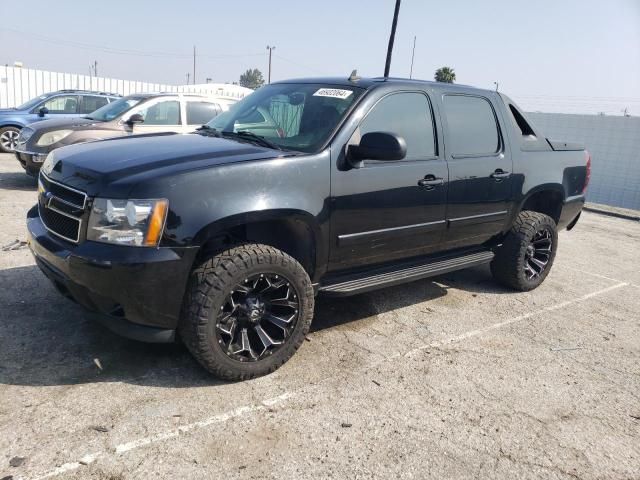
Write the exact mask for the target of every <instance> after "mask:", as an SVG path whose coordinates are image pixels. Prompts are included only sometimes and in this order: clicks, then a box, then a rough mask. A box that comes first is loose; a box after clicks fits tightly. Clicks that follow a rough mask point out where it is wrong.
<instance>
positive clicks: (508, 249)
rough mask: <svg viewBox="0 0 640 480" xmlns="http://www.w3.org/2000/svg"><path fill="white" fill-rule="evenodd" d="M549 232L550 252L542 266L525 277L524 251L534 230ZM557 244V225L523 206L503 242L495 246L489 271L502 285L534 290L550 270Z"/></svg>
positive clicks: (534, 232)
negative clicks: (544, 265)
mask: <svg viewBox="0 0 640 480" xmlns="http://www.w3.org/2000/svg"><path fill="white" fill-rule="evenodd" d="M545 229H546V230H548V231H549V232H550V233H551V236H550V239H551V252H550V255H549V259H548V262H547V265H546V267H545V268H544V270H543V271H542V272H541V273H540V274H539V275H537V276H536V277H535V278H532V279H530V278H528V275H527V273H526V271H525V255H527V248H528V246H529V245H530V244H531V242H532V240H533V238H534V236H535V235H536V233H537V232H540V231H543V230H545ZM557 246H558V229H557V226H556V223H555V221H554V220H553V219H552V218H551V217H549V216H548V215H545V214H543V213H539V212H533V211H528V210H524V211H522V212H520V214H519V215H518V217H517V218H516V220H515V222H514V224H513V226H512V227H511V230H510V231H509V233H508V234H507V236H506V238H505V239H504V242H503V244H502V245H501V246H500V247H499V248H498V249H497V250H496V252H495V254H496V256H495V257H494V259H493V261H492V262H491V273H492V274H493V277H494V278H495V279H496V280H497V281H498V282H499V283H500V284H502V285H504V286H506V287H509V288H513V289H514V290H519V291H522V292H525V291H529V290H533V289H534V288H536V287H537V286H538V285H540V284H541V283H542V282H543V281H544V279H545V278H546V277H547V275H548V274H549V271H550V270H551V266H552V265H553V260H554V259H555V256H556V251H557Z"/></svg>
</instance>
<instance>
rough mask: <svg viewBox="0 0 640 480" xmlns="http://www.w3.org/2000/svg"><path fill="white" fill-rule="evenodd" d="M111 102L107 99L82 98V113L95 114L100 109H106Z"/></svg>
mask: <svg viewBox="0 0 640 480" xmlns="http://www.w3.org/2000/svg"><path fill="white" fill-rule="evenodd" d="M107 103H109V100H107V97H87V96H84V97H82V109H81V110H82V111H81V112H80V113H91V112H95V111H96V110H97V109H99V108H100V107H104V106H105V105H106V104H107Z"/></svg>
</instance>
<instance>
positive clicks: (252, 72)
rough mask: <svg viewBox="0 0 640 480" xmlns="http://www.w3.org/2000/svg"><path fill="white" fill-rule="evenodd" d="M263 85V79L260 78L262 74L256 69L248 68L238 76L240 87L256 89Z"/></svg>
mask: <svg viewBox="0 0 640 480" xmlns="http://www.w3.org/2000/svg"><path fill="white" fill-rule="evenodd" d="M262 85H264V78H262V72H261V71H260V70H258V69H257V68H253V69H252V68H250V69H249V70H247V71H246V72H244V73H243V74H242V75H240V86H242V87H247V88H252V89H254V90H255V89H256V88H259V87H261V86H262Z"/></svg>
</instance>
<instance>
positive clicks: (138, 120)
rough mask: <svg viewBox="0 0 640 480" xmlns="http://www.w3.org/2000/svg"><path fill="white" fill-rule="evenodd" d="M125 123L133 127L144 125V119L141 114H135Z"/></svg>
mask: <svg viewBox="0 0 640 480" xmlns="http://www.w3.org/2000/svg"><path fill="white" fill-rule="evenodd" d="M124 123H126V124H127V125H129V126H130V127H133V126H134V125H135V124H136V123H144V117H143V116H142V115H140V114H139V113H134V114H133V115H131V116H130V117H129V118H128V119H127V120H126V121H125V122H124Z"/></svg>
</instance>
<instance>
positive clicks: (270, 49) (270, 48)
mask: <svg viewBox="0 0 640 480" xmlns="http://www.w3.org/2000/svg"><path fill="white" fill-rule="evenodd" d="M275 49H276V47H274V46H271V47H270V46H269V45H267V50H269V75H268V82H267V83H271V52H273V51H274V50H275Z"/></svg>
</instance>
